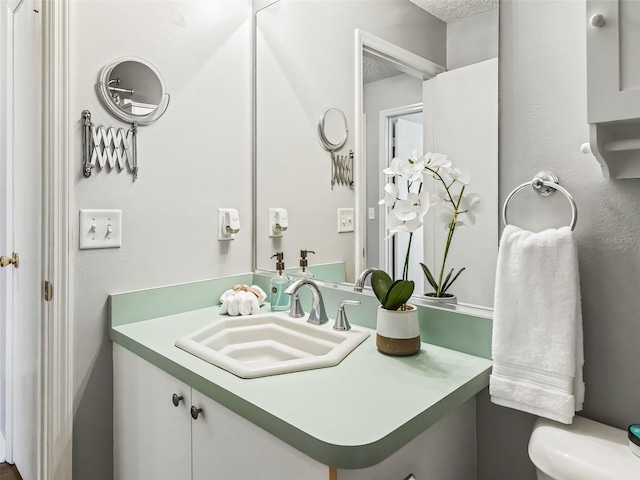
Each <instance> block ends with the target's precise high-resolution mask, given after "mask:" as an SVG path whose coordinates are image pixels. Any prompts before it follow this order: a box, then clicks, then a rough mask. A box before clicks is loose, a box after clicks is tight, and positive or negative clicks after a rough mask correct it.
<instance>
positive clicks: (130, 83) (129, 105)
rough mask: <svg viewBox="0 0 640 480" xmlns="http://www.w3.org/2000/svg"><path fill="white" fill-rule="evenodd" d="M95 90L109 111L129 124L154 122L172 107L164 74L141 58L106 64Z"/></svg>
mask: <svg viewBox="0 0 640 480" xmlns="http://www.w3.org/2000/svg"><path fill="white" fill-rule="evenodd" d="M96 89H97V90H98V96H99V97H100V100H101V101H102V103H103V105H104V106H105V107H106V108H107V110H109V111H110V112H111V113H112V114H113V115H115V116H116V117H117V118H119V119H120V120H124V121H125V122H129V123H132V122H137V123H138V124H139V125H148V124H150V123H153V122H155V121H156V120H157V119H158V118H160V117H161V116H162V114H163V113H164V112H165V110H166V109H167V105H169V94H168V93H167V92H166V87H165V84H164V80H163V79H162V75H160V72H159V71H158V70H157V69H156V68H155V67H154V66H153V65H151V64H150V63H149V62H147V61H146V60H143V59H141V58H136V57H123V58H119V59H117V60H116V61H115V62H113V63H111V64H109V65H106V66H105V67H104V68H103V69H102V71H101V72H100V77H99V79H98V84H97V85H96Z"/></svg>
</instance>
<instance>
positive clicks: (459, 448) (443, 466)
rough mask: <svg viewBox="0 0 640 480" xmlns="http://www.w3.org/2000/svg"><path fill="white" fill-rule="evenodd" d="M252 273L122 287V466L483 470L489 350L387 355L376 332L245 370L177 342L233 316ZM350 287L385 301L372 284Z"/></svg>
mask: <svg viewBox="0 0 640 480" xmlns="http://www.w3.org/2000/svg"><path fill="white" fill-rule="evenodd" d="M252 281H254V278H253V276H252V275H250V274H249V275H244V276H243V275H240V276H235V277H232V278H226V279H217V280H211V281H205V282H195V283H192V284H184V285H177V286H173V287H163V288H157V289H151V290H143V291H139V292H130V293H124V294H119V295H112V296H110V302H109V304H110V319H111V326H110V337H111V339H112V340H113V342H114V351H113V362H114V456H115V478H118V479H122V480H124V479H140V478H154V479H162V478H167V479H169V478H171V479H176V478H180V479H183V478H184V479H186V478H193V479H194V480H195V479H197V480H199V479H205V478H220V479H233V478H238V479H251V478H256V479H282V480H287V479H291V480H293V479H301V478H304V479H310V480H315V479H318V480H321V479H322V480H328V479H336V478H337V479H340V480H351V479H375V478H385V479H386V478H390V479H393V478H398V480H402V479H404V478H405V477H406V476H407V475H409V474H410V473H414V474H415V475H416V478H418V479H420V478H436V479H441V480H449V479H451V480H453V479H459V478H472V475H473V472H474V471H475V447H474V443H475V435H470V434H469V430H470V429H471V431H473V429H474V428H475V408H474V403H473V401H472V400H471V401H469V400H470V399H472V398H473V397H474V396H475V394H476V393H478V392H479V391H480V390H481V389H483V388H485V387H486V386H487V385H488V378H489V370H490V367H491V362H490V361H489V360H487V359H486V358H482V357H479V356H474V355H469V354H467V353H462V352H460V351H456V350H452V349H448V348H443V347H441V346H437V345H433V344H428V343H423V344H422V350H421V352H420V353H419V354H418V355H415V356H412V357H407V358H399V357H387V356H384V355H382V354H380V353H379V352H378V351H377V350H376V347H375V335H373V336H370V337H369V338H368V339H367V340H365V341H364V342H363V343H362V344H361V345H359V346H358V347H357V348H356V349H355V350H354V351H353V352H352V353H351V354H350V355H349V356H347V357H346V358H345V359H344V360H343V361H342V362H341V363H340V364H339V365H337V366H335V367H331V368H321V369H316V370H308V371H302V372H296V373H289V374H282V375H274V376H266V377H261V378H252V379H242V378H239V377H237V376H235V375H233V374H231V373H229V372H227V371H225V370H223V369H221V368H218V367H216V366H214V365H212V364H210V363H208V362H205V361H204V360H201V359H200V358H198V357H196V356H194V355H191V354H190V353H187V352H185V351H183V350H181V349H180V348H178V347H176V346H175V345H174V343H175V341H176V339H178V338H179V337H182V336H184V335H186V334H188V333H190V332H193V331H195V330H197V329H199V328H202V327H203V326H206V325H208V324H210V323H212V322H215V321H216V320H219V319H220V318H221V316H220V315H219V313H218V310H219V307H218V306H217V305H216V304H217V298H218V297H219V295H220V292H221V291H223V290H224V289H225V288H226V287H227V286H228V285H230V284H233V283H239V282H242V283H249V284H250V283H252ZM326 293H327V295H325V297H326V298H327V299H328V301H327V303H328V304H329V305H327V308H328V311H329V312H330V314H329V315H330V317H332V316H333V315H332V314H331V312H333V310H334V306H333V305H332V304H331V303H333V302H334V301H333V299H332V298H333V297H334V296H335V295H332V292H326ZM341 293H342V294H344V295H346V296H349V297H351V298H356V297H357V298H358V299H361V300H363V305H362V306H363V307H364V310H365V311H366V312H369V311H371V312H373V310H372V309H371V307H372V306H373V305H374V303H373V302H371V301H370V300H371V299H372V297H370V296H368V295H366V294H356V293H350V292H341ZM373 300H375V299H373ZM263 309H264V310H265V311H266V310H267V309H265V308H264V307H263ZM367 315H368V314H367V313H364V316H367ZM372 315H373V317H374V318H375V314H372ZM437 315H438V313H437V311H435V310H434V316H437ZM364 316H363V318H364ZM300 321H303V319H301V320H300ZM356 321H358V318H357V316H354V317H353V319H352V322H356ZM361 323H366V322H361ZM478 323H483V322H482V320H480V319H478ZM371 333H374V332H371ZM480 337H482V336H480ZM452 458H456V461H455V462H452V461H451V459H452ZM467 466H470V468H471V470H468V469H467V470H465V469H466V468H467ZM428 472H431V473H428ZM434 472H438V473H437V476H435V477H434V476H433V474H434ZM469 472H470V473H469ZM420 474H422V475H420ZM427 474H429V477H427ZM465 475H466V476H465ZM469 475H471V476H469Z"/></svg>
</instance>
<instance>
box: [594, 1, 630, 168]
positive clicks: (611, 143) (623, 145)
mask: <svg viewBox="0 0 640 480" xmlns="http://www.w3.org/2000/svg"><path fill="white" fill-rule="evenodd" d="M586 29H587V97H588V101H587V118H588V122H589V124H590V137H591V138H590V145H591V151H592V152H593V154H594V155H595V157H596V158H597V159H598V161H599V162H600V164H601V167H602V171H603V174H604V176H605V177H610V178H640V57H639V56H638V45H640V2H636V1H632V0H587V17H586Z"/></svg>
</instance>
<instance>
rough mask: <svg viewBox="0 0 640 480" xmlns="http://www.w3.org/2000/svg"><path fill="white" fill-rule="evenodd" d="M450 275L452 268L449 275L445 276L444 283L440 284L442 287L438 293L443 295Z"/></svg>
mask: <svg viewBox="0 0 640 480" xmlns="http://www.w3.org/2000/svg"><path fill="white" fill-rule="evenodd" d="M451 275H453V268H452V269H451V271H450V272H449V275H447V276H446V278H445V279H444V282H442V287H441V288H440V293H444V291H445V290H446V289H447V282H448V281H449V279H450V278H451Z"/></svg>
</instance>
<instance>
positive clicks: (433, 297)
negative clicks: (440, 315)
mask: <svg viewBox="0 0 640 480" xmlns="http://www.w3.org/2000/svg"><path fill="white" fill-rule="evenodd" d="M424 296H425V298H426V299H427V300H429V301H430V302H433V303H458V298H457V297H456V296H455V295H452V294H450V293H446V294H445V296H444V297H436V294H435V293H425V294H424Z"/></svg>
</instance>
